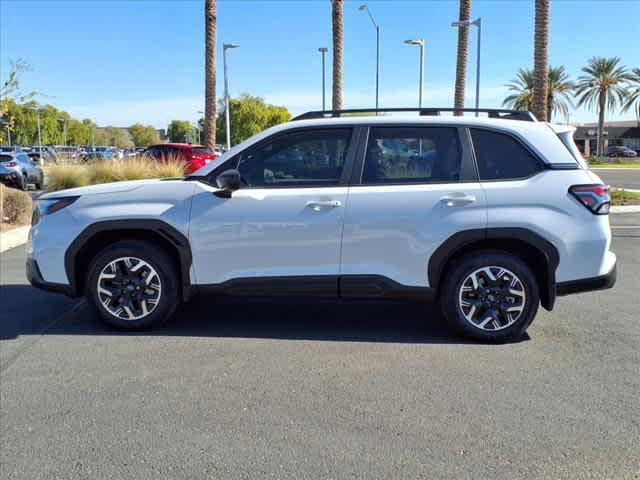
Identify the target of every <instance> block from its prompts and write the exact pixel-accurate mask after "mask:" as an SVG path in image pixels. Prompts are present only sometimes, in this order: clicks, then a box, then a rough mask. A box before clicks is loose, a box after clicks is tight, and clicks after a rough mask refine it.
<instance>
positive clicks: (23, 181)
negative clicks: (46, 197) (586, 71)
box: [20, 173, 28, 192]
mask: <svg viewBox="0 0 640 480" xmlns="http://www.w3.org/2000/svg"><path fill="white" fill-rule="evenodd" d="M27 188H28V185H27V174H26V173H23V174H22V175H21V176H20V190H22V191H25V192H26V191H27Z"/></svg>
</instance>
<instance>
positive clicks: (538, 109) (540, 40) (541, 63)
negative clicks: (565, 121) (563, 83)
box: [533, 0, 550, 122]
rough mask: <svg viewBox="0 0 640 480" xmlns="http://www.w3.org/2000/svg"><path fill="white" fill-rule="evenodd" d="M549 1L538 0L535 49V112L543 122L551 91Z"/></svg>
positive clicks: (545, 119)
mask: <svg viewBox="0 0 640 480" xmlns="http://www.w3.org/2000/svg"><path fill="white" fill-rule="evenodd" d="M549 1H550V0H536V20H535V41H534V51H533V113H534V115H535V116H536V117H537V118H538V120H541V121H543V122H546V121H547V100H548V98H547V97H548V91H549V52H548V49H549Z"/></svg>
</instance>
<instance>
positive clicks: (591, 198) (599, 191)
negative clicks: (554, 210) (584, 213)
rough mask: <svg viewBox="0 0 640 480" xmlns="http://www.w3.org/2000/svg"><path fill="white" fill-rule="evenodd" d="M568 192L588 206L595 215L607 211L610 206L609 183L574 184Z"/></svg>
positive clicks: (604, 213) (603, 213)
mask: <svg viewBox="0 0 640 480" xmlns="http://www.w3.org/2000/svg"><path fill="white" fill-rule="evenodd" d="M569 193H570V194H571V195H573V196H574V197H575V198H576V199H577V200H578V201H579V202H580V203H581V204H582V205H584V206H585V207H586V208H588V209H589V211H590V212H591V213H594V214H596V215H606V214H608V213H609V208H610V207H611V197H610V196H609V185H602V184H594V185H574V186H572V187H571V188H569Z"/></svg>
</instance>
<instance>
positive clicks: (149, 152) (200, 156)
mask: <svg viewBox="0 0 640 480" xmlns="http://www.w3.org/2000/svg"><path fill="white" fill-rule="evenodd" d="M143 155H145V156H148V157H151V158H153V159H155V160H159V161H162V160H173V159H176V160H181V161H183V162H185V163H186V167H185V169H184V170H185V173H193V172H195V171H196V170H198V169H199V168H201V167H204V166H205V165H206V164H207V163H209V162H211V161H213V160H215V159H216V153H215V152H214V151H213V150H212V149H211V148H209V147H205V146H203V145H192V144H190V143H162V144H159V145H152V146H150V147H148V148H147V149H146V150H145V151H144V152H143Z"/></svg>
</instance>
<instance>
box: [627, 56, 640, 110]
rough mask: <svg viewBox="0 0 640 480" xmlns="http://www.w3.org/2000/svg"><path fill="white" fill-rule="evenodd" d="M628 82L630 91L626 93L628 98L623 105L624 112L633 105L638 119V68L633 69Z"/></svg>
mask: <svg viewBox="0 0 640 480" xmlns="http://www.w3.org/2000/svg"><path fill="white" fill-rule="evenodd" d="M629 82H630V83H631V85H630V86H631V91H629V92H627V94H628V98H627V101H626V103H625V104H624V111H625V112H626V111H627V110H629V109H630V108H631V107H633V105H634V104H635V105H636V106H635V110H636V115H637V116H638V118H640V68H634V69H633V70H632V71H631V74H630V75H629Z"/></svg>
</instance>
